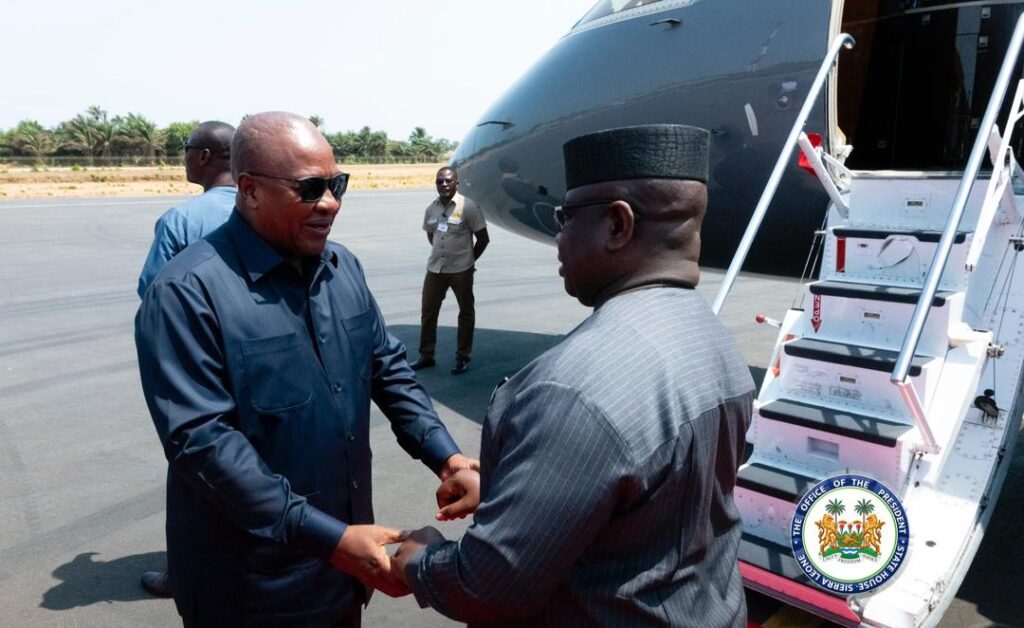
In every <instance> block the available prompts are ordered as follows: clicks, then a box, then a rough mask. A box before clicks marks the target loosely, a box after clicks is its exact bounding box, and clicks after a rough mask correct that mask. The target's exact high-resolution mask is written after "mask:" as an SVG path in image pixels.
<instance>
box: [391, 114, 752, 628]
mask: <svg viewBox="0 0 1024 628" xmlns="http://www.w3.org/2000/svg"><path fill="white" fill-rule="evenodd" d="M708 148H709V146H708V133H707V132H706V131H704V130H703V129H697V128H693V127H686V126H676V125H658V126H647V127H633V128H626V129H617V130H613V131H605V132H601V133H595V134H592V135H586V136H583V137H579V138H576V139H574V140H571V141H570V142H568V143H567V144H566V145H565V160H566V178H567V188H568V192H567V194H566V198H565V206H564V207H561V208H559V209H558V210H557V212H556V219H557V222H558V224H559V225H560V226H561V232H560V233H559V235H558V238H557V242H558V257H559V260H560V261H561V263H562V266H561V269H560V272H561V275H562V277H563V278H564V280H565V290H566V292H568V293H569V294H570V295H571V296H574V297H576V298H577V299H578V300H579V301H580V302H581V303H583V304H584V305H587V306H592V307H593V308H594V312H593V314H592V315H591V316H590V317H589V318H587V320H585V321H584V322H583V323H582V324H580V325H579V326H578V327H577V328H576V329H574V330H573V331H572V332H571V333H570V334H569V335H568V337H567V338H566V339H565V340H564V341H563V342H562V343H561V344H559V345H558V346H556V347H554V348H553V349H551V350H549V351H548V352H546V353H545V354H543V355H542V356H540V357H539V358H537V359H536V360H534V361H533V362H532V363H531V364H530V365H528V366H527V367H526V368H524V369H523V370H522V371H520V372H519V373H517V374H516V375H515V376H514V377H513V378H512V379H511V380H509V381H508V382H507V383H505V384H504V385H503V386H501V387H500V388H498V389H497V390H496V391H495V393H494V396H493V399H492V401H491V406H490V408H489V410H488V413H487V417H486V420H485V423H484V428H483V435H482V444H481V450H480V453H481V470H480V472H479V474H477V473H476V472H459V473H457V474H455V476H453V477H452V478H450V479H449V480H448V481H446V482H445V483H444V484H443V485H442V487H441V489H440V490H439V491H438V502H439V503H440V504H442V508H441V512H440V513H439V518H442V519H444V518H451V517H458V516H464V515H466V514H468V513H469V512H471V511H472V510H473V508H474V507H476V506H477V504H479V507H478V508H477V509H476V512H475V515H474V523H473V525H472V526H471V527H470V528H469V530H468V531H467V532H466V535H465V536H464V537H463V538H462V539H461V540H460V541H459V542H458V543H455V542H450V541H445V540H444V538H443V537H442V536H441V535H440V533H438V532H437V531H436V530H435V529H433V528H424V529H422V530H418V531H416V532H414V533H412V535H411V537H410V538H409V540H407V541H406V542H405V543H403V545H402V546H401V548H400V549H399V551H398V553H397V554H396V556H395V558H394V560H393V567H394V568H395V569H396V571H398V573H400V574H401V575H403V576H404V577H405V580H406V583H407V584H408V586H409V587H410V589H411V590H412V591H413V593H414V594H415V595H416V597H417V600H418V601H419V602H420V604H422V605H430V606H432V607H434V608H435V609H437V610H438V611H440V612H442V613H444V614H445V615H447V616H449V617H451V618H453V619H457V620H460V621H464V622H468V623H469V624H482V623H488V624H490V623H495V624H506V625H530V626H567V625H581V624H584V625H604V626H654V625H658V626H662V625H673V626H681V625H700V626H744V625H745V623H746V606H745V601H744V596H743V585H742V581H741V578H740V573H739V568H738V565H737V550H738V547H739V542H740V535H741V527H740V516H739V512H738V511H737V509H736V505H735V504H734V502H733V499H732V493H733V488H734V486H735V482H736V471H737V468H738V467H739V464H740V461H741V456H742V453H743V448H744V434H745V432H746V431H747V427H748V426H749V424H750V416H751V412H752V403H753V395H754V386H753V382H752V380H751V377H750V373H749V371H748V369H747V366H746V363H745V361H744V359H743V357H742V356H741V355H740V353H739V351H738V349H737V347H736V344H735V342H734V341H733V339H732V338H731V337H730V335H729V334H728V332H727V331H726V330H725V328H724V327H723V326H722V324H721V323H720V322H719V320H718V319H717V318H716V317H715V316H714V314H712V312H711V310H710V308H709V307H708V305H707V303H706V302H705V301H704V299H703V298H702V297H701V296H700V295H699V294H698V293H697V292H696V291H695V290H694V286H695V285H696V284H697V281H698V279H699V270H698V266H697V260H698V255H699V252H700V226H701V221H702V218H703V216H704V211H705V209H706V207H707V188H706V185H705V182H706V181H707V169H708Z"/></svg>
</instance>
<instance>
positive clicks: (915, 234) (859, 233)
mask: <svg viewBox="0 0 1024 628" xmlns="http://www.w3.org/2000/svg"><path fill="white" fill-rule="evenodd" d="M832 233H833V234H834V235H835V236H836V237H837V238H864V239H870V240H884V239H885V238H888V237H889V236H908V237H911V238H916V239H917V241H918V242H938V241H939V240H940V239H941V238H942V232H941V231H919V230H915V231H886V230H881V229H857V228H851V227H836V228H835V229H833V230H832ZM968 235H970V232H968V231H957V232H956V236H955V237H954V238H953V244H963V243H964V242H965V241H966V240H967V236H968Z"/></svg>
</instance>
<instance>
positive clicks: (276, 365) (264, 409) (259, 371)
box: [242, 332, 313, 414]
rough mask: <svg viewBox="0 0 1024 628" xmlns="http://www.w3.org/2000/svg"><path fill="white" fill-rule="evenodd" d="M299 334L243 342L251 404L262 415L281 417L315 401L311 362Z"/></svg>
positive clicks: (243, 366)
mask: <svg viewBox="0 0 1024 628" xmlns="http://www.w3.org/2000/svg"><path fill="white" fill-rule="evenodd" d="M302 340H303V339H302V338H301V337H300V336H299V334H298V333H297V332H292V333H290V334H284V335H283V336H271V337H269V338H254V339H251V340H243V341H242V368H243V370H244V372H245V380H244V381H245V386H246V388H247V390H248V393H249V404H250V405H251V406H252V409H253V410H255V411H256V412H259V413H261V414H279V413H281V412H284V411H286V410H294V409H296V408H301V407H303V406H305V405H307V404H308V403H309V402H310V401H311V400H312V399H313V389H312V386H311V379H312V373H310V369H309V358H308V357H307V356H306V355H305V351H304V350H303V349H304V347H303V342H302Z"/></svg>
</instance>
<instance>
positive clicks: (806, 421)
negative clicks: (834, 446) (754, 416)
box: [759, 399, 911, 447]
mask: <svg viewBox="0 0 1024 628" xmlns="http://www.w3.org/2000/svg"><path fill="white" fill-rule="evenodd" d="M759 412H760V414H761V416H762V417H764V418H766V419H771V420H773V421H782V422H784V423H790V424H792V425H799V426H800V427H806V428H810V429H814V430H819V431H822V432H829V433H831V434H837V435H839V436H846V437H849V438H856V439H858V440H862V441H866V442H869V443H875V444H876V445H884V446H886V447H895V446H896V443H897V441H898V440H899V438H900V436H902V435H903V434H904V433H906V432H908V431H909V430H910V429H911V426H909V425H903V424H901V423H894V422H892V421H888V420H885V419H880V418H877V417H872V416H867V415H864V414H855V413H853V412H848V411H846V410H833V409H832V408H825V407H822V406H816V405H813V404H809V403H803V402H800V401H791V400H788V399H777V400H775V401H772V402H771V403H768V404H766V405H764V406H761V409H760V410H759Z"/></svg>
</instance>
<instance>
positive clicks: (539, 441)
mask: <svg viewBox="0 0 1024 628" xmlns="http://www.w3.org/2000/svg"><path fill="white" fill-rule="evenodd" d="M500 430H501V431H500V434H498V435H496V436H495V437H496V438H501V451H502V453H501V455H500V459H499V460H497V461H496V464H495V468H494V470H493V473H492V474H491V479H490V482H489V485H488V486H487V487H485V496H484V499H483V501H482V502H481V504H480V507H479V508H478V509H477V511H476V513H475V514H474V522H473V525H472V526H471V527H470V528H469V530H468V531H467V532H466V534H465V536H463V537H462V539H460V540H459V541H457V542H452V541H449V542H445V543H438V544H435V545H431V546H428V547H427V548H426V549H425V551H423V552H422V553H421V554H420V555H419V560H418V561H413V562H412V563H410V564H409V568H408V570H407V574H406V575H407V581H408V583H409V586H410V588H411V589H412V591H413V593H414V594H415V595H416V598H417V600H418V601H419V602H420V603H421V604H429V605H430V606H433V607H434V608H435V609H437V610H438V611H440V612H441V613H443V614H445V615H447V616H448V617H451V618H452V619H455V620H457V621H461V622H469V623H477V622H479V623H487V622H496V621H509V620H514V619H517V618H518V619H522V618H527V617H531V616H533V615H536V613H538V612H539V611H540V609H541V608H542V607H543V606H544V605H545V604H546V603H547V600H548V599H549V598H550V596H551V595H552V594H553V593H554V592H555V590H556V588H557V587H558V586H559V585H560V584H561V583H563V582H564V581H565V579H566V578H567V577H568V575H569V572H570V570H571V569H572V568H573V565H574V564H575V563H576V561H577V560H578V559H579V557H580V555H581V553H582V552H583V551H584V550H585V549H586V548H587V547H588V546H589V545H590V544H591V543H592V541H593V540H594V538H595V537H596V536H597V534H598V533H599V532H600V530H601V529H603V528H604V526H605V525H606V524H607V522H608V521H609V519H610V517H611V515H612V513H613V512H614V510H615V508H616V505H617V503H618V502H619V500H620V498H619V494H620V492H621V491H623V490H626V487H628V486H630V482H631V479H630V478H631V476H630V471H629V470H630V469H632V468H633V465H632V464H631V463H630V462H629V458H628V456H627V455H626V453H625V452H626V448H625V446H624V445H623V444H622V443H621V441H620V439H619V436H618V435H617V434H616V433H615V432H614V431H613V430H612V429H611V427H610V426H609V425H608V423H607V420H606V419H605V418H604V415H603V414H601V412H600V411H599V410H598V409H597V408H595V407H594V406H592V405H591V404H590V403H588V401H587V400H586V399H585V398H583V397H582V395H581V394H580V393H579V392H578V391H577V390H575V389H572V388H569V387H566V386H563V385H561V384H557V383H552V382H545V383H539V384H534V385H532V386H530V387H529V388H527V389H525V390H524V391H522V392H521V393H520V394H519V396H518V397H517V399H516V400H515V401H514V402H513V403H512V404H511V406H510V407H509V409H508V411H507V412H506V415H505V417H503V418H502V420H501V427H500ZM485 464H486V461H485Z"/></svg>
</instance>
